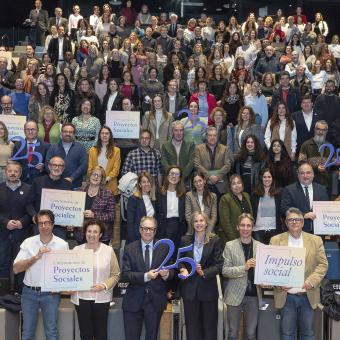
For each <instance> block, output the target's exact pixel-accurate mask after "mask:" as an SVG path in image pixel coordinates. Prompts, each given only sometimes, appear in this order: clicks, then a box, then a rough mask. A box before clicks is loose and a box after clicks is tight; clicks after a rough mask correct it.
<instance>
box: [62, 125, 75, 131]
mask: <svg viewBox="0 0 340 340" xmlns="http://www.w3.org/2000/svg"><path fill="white" fill-rule="evenodd" d="M66 126H71V127H72V128H73V130H74V132H76V126H75V125H74V124H72V123H64V124H63V125H62V126H61V131H63V129H64V127H66Z"/></svg>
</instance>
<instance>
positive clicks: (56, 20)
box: [48, 7, 68, 32]
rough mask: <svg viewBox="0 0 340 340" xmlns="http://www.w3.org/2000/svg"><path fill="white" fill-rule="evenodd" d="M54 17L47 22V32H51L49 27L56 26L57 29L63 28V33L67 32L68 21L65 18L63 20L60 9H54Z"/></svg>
mask: <svg viewBox="0 0 340 340" xmlns="http://www.w3.org/2000/svg"><path fill="white" fill-rule="evenodd" d="M54 14H55V17H52V18H50V19H49V21H48V30H49V32H51V26H56V27H57V28H58V27H59V26H63V27H64V31H65V32H68V20H67V19H66V18H63V17H62V15H63V10H62V9H61V8H60V7H56V9H55V10H54Z"/></svg>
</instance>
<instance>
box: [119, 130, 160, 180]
mask: <svg viewBox="0 0 340 340" xmlns="http://www.w3.org/2000/svg"><path fill="white" fill-rule="evenodd" d="M150 142H151V132H150V131H149V130H146V129H143V130H142V131H141V133H140V138H139V147H138V148H137V149H135V150H132V151H130V152H129V154H128V155H127V157H126V159H125V162H124V166H123V169H122V176H123V175H125V174H127V173H128V172H133V173H135V174H137V175H139V174H140V173H141V172H142V171H148V172H149V173H150V174H151V176H152V177H153V179H154V181H155V183H157V180H158V184H159V185H161V184H162V174H161V161H160V160H161V154H160V152H159V151H158V150H156V149H153V148H152V147H151V146H150Z"/></svg>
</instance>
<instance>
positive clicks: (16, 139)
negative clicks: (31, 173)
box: [10, 136, 43, 168]
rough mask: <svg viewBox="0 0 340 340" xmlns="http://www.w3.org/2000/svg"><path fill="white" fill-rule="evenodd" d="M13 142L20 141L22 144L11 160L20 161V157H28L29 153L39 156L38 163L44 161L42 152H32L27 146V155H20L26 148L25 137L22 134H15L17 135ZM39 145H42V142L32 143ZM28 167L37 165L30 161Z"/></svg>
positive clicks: (12, 139)
mask: <svg viewBox="0 0 340 340" xmlns="http://www.w3.org/2000/svg"><path fill="white" fill-rule="evenodd" d="M11 142H18V143H19V144H20V147H19V149H18V151H17V152H16V153H15V154H14V155H13V156H12V157H11V158H10V160H11V161H18V160H20V159H27V158H28V156H29V155H32V156H35V157H37V158H38V163H42V161H43V156H42V154H41V153H40V152H37V151H33V152H30V151H29V149H28V148H27V152H26V155H22V156H19V155H20V154H21V152H22V151H23V150H24V147H25V145H26V140H25V138H22V137H21V136H15V137H12V138H11ZM39 145H40V142H37V143H32V144H31V146H32V147H36V146H39ZM28 167H30V168H34V167H35V165H33V164H30V163H29V164H28Z"/></svg>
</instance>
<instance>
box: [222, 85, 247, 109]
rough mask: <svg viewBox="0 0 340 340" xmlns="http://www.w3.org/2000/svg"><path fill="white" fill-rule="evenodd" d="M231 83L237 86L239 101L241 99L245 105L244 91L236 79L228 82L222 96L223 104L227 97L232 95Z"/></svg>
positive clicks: (241, 103)
mask: <svg viewBox="0 0 340 340" xmlns="http://www.w3.org/2000/svg"><path fill="white" fill-rule="evenodd" d="M231 85H235V86H236V95H237V96H238V97H239V101H240V105H241V106H242V105H243V94H242V91H241V90H240V88H239V87H238V85H237V83H236V81H230V82H228V84H227V85H226V87H225V89H224V92H223V95H222V98H221V106H223V105H224V103H225V102H226V100H227V98H228V97H229V96H230V86H231Z"/></svg>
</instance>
